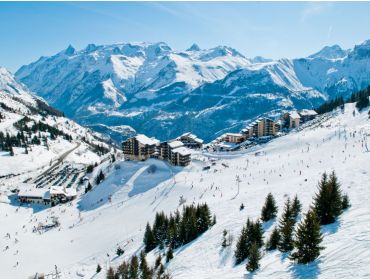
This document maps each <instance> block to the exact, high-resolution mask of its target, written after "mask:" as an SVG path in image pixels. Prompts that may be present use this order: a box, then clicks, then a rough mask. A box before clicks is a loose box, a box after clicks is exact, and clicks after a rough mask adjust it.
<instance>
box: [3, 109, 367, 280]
mask: <svg viewBox="0 0 370 280" xmlns="http://www.w3.org/2000/svg"><path fill="white" fill-rule="evenodd" d="M353 111H355V114H353ZM368 118H369V117H368V114H367V112H363V113H359V112H357V111H356V109H355V107H354V105H353V104H347V105H346V107H345V110H344V113H342V112H341V111H337V112H334V113H330V117H328V118H327V119H326V120H325V121H324V122H322V123H319V124H316V125H313V126H311V127H307V128H306V129H303V130H301V131H299V132H292V133H290V134H289V135H286V136H283V137H280V138H277V139H275V140H274V141H271V142H270V143H268V144H265V145H263V146H260V147H257V148H253V150H246V151H245V152H240V153H238V154H233V156H229V155H228V154H213V155H212V158H213V159H216V164H215V165H212V166H211V169H210V170H207V171H203V170H202V168H203V166H205V165H209V164H210V162H208V160H209V158H211V157H209V156H208V155H207V154H199V153H198V154H195V155H194V157H196V158H197V160H194V161H193V162H192V163H191V165H190V166H188V167H186V168H179V167H176V168H175V167H172V166H169V165H167V164H166V163H164V162H162V161H158V160H148V161H146V162H133V161H129V162H125V161H118V162H116V163H114V164H113V165H109V163H108V162H106V163H104V164H103V165H102V166H101V168H103V169H104V172H105V174H106V179H105V181H103V182H102V183H101V184H100V185H99V186H97V187H95V188H94V189H93V191H91V192H90V193H88V194H85V195H82V196H80V197H79V198H78V199H77V200H75V201H73V202H72V203H71V204H68V205H59V206H56V207H53V208H49V209H45V210H42V211H36V210H37V209H31V208H25V207H20V208H17V207H16V206H13V205H10V204H8V203H1V201H5V202H6V200H5V199H4V200H2V199H0V224H1V225H2V226H1V227H0V263H1V270H0V277H1V278H25V277H29V276H32V275H34V274H35V273H36V272H39V273H45V274H48V275H47V276H48V277H51V276H52V275H51V274H52V273H55V265H57V270H58V272H60V276H62V277H65V278H104V277H105V270H106V268H107V267H108V266H109V265H112V266H118V265H119V264H120V263H121V262H122V260H123V259H125V258H129V257H130V256H131V255H132V254H134V253H138V252H140V250H141V249H142V248H143V243H142V238H143V234H144V229H145V225H146V223H147V222H148V221H149V222H150V223H152V222H153V219H154V216H155V213H156V212H157V211H162V210H163V211H165V212H166V213H170V212H172V211H174V210H176V209H178V208H179V209H180V210H181V207H182V206H180V205H179V201H180V197H182V198H183V199H185V200H186V204H191V203H193V202H194V203H201V202H207V203H208V205H209V206H210V209H211V211H212V212H213V213H215V214H216V216H217V224H216V225H214V226H213V227H212V228H211V229H210V230H208V231H207V232H205V233H204V234H203V235H202V236H200V237H199V238H198V239H196V240H194V241H193V242H191V243H189V244H187V245H185V246H183V247H181V248H178V249H177V250H175V252H174V259H173V260H171V261H170V263H169V264H168V265H166V269H167V270H168V271H169V272H170V274H171V275H172V277H173V278H245V277H247V278H250V277H253V278H366V277H369V276H370V267H369V259H370V206H369V205H368V204H367V201H369V200H370V189H369V182H370V169H369V156H370V154H369V152H368V150H367V147H368V146H369V145H370V143H369V140H368V138H369V135H370V121H369V119H368ZM222 163H224V165H222ZM153 165H155V166H156V168H155V172H149V171H150V170H153V168H152V166H153ZM226 166H228V167H226ZM332 170H335V171H336V172H337V175H338V178H339V180H340V182H341V184H342V189H343V191H344V192H346V193H348V195H349V198H350V202H351V204H352V206H351V207H350V208H349V209H348V210H347V211H345V212H344V213H343V214H342V215H341V216H340V218H339V220H338V221H337V222H336V223H335V224H332V225H328V226H325V227H322V232H323V235H324V241H323V244H322V245H323V246H324V247H325V249H324V250H323V251H322V254H321V256H320V258H319V259H318V260H317V261H316V262H314V263H311V264H309V265H305V266H303V265H295V264H293V263H292V262H291V261H290V260H289V259H288V258H287V255H284V254H281V253H280V252H278V251H272V252H263V257H262V260H261V267H260V269H259V270H258V271H256V272H255V273H253V274H250V273H247V272H246V269H245V262H243V263H242V264H240V265H238V266H235V265H234V257H233V252H234V249H235V244H236V239H237V237H238V235H239V232H240V230H241V228H242V226H243V225H244V224H245V222H246V220H247V218H248V217H249V218H252V219H257V218H258V217H259V215H260V211H261V208H262V205H263V203H264V199H265V197H266V195H267V194H268V193H269V192H272V194H273V195H274V197H275V199H276V201H277V204H278V207H279V216H280V214H281V212H282V208H283V205H284V201H285V199H286V198H287V197H288V196H289V197H293V196H294V195H295V194H298V197H299V199H300V200H301V202H302V203H303V213H305V212H306V211H307V209H308V207H309V206H310V204H311V202H312V197H313V196H314V194H315V192H316V190H317V182H318V180H319V179H320V176H321V174H322V173H323V172H324V171H327V172H330V171H332ZM95 172H97V170H95ZM237 177H239V178H240V180H239V181H240V183H239V184H238V182H237ZM3 191H4V190H3ZM241 203H243V204H244V205H245V208H244V210H242V211H240V210H239V206H240V204H241ZM51 216H57V217H59V221H60V223H61V226H60V228H56V229H51V230H50V231H47V232H44V233H41V234H39V233H33V232H32V228H33V227H34V226H37V224H38V223H39V222H45V221H46V222H47V221H50V220H51ZM275 224H276V221H273V222H269V223H265V224H264V225H263V227H264V229H265V234H264V237H265V238H267V237H268V236H269V234H270V232H271V231H272V229H273V227H274V225H275ZM224 229H226V230H228V231H230V233H231V234H232V235H233V237H234V241H233V243H232V246H231V247H227V248H225V249H222V247H221V243H222V232H223V230H224ZM7 233H9V234H10V238H7V237H5V236H6V234H7ZM15 239H17V240H18V242H15ZM5 246H9V249H8V250H4V248H5ZM118 246H121V248H123V249H124V250H125V253H124V254H123V255H122V256H121V257H116V254H115V251H116V249H117V247H118ZM156 250H157V249H156ZM156 250H154V251H153V252H151V253H150V254H149V255H148V261H149V262H150V263H151V264H153V263H154V259H155V257H156V254H157V253H158V251H156ZM17 262H18V265H17ZM98 263H99V264H100V265H101V266H102V268H103V270H102V272H100V273H99V274H96V273H95V270H96V266H97V264H98Z"/></svg>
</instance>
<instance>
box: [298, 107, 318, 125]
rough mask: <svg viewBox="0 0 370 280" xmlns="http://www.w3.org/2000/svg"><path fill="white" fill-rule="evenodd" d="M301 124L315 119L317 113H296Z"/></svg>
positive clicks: (303, 111)
mask: <svg viewBox="0 0 370 280" xmlns="http://www.w3.org/2000/svg"><path fill="white" fill-rule="evenodd" d="M298 114H299V115H300V117H301V121H302V122H307V121H310V120H313V119H314V118H316V116H317V113H316V111H315V110H309V109H303V110H301V111H299V112H298Z"/></svg>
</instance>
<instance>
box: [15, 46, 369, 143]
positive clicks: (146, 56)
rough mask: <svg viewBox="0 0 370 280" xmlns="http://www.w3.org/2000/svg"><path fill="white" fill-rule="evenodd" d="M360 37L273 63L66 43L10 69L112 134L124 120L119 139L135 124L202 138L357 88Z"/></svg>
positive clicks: (165, 134)
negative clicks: (348, 43) (352, 43)
mask: <svg viewBox="0 0 370 280" xmlns="http://www.w3.org/2000/svg"><path fill="white" fill-rule="evenodd" d="M369 42H370V41H365V42H363V43H362V44H359V45H356V46H355V47H354V48H353V49H351V50H342V49H341V48H340V47H339V46H337V45H334V46H331V47H324V48H323V49H322V50H321V51H319V52H317V53H315V54H313V55H311V56H309V57H307V58H297V59H279V60H276V61H273V60H269V59H264V58H261V57H259V58H256V59H248V58H246V57H245V56H244V55H242V54H241V53H240V52H238V51H237V50H235V49H233V48H230V47H227V46H217V47H214V48H210V49H201V48H200V47H199V46H197V45H196V44H194V45H193V46H191V47H190V48H189V49H187V50H185V51H182V50H174V49H172V48H171V47H170V46H168V45H167V44H165V43H163V42H160V43H143V42H135V43H120V44H113V45H101V46H96V45H94V44H90V45H88V46H87V47H86V48H84V49H82V50H76V49H75V48H73V47H72V46H69V47H68V48H67V49H65V50H63V51H61V52H59V53H57V54H55V55H54V56H50V57H41V58H40V59H39V60H38V61H35V62H34V63H31V64H30V65H25V66H23V67H21V68H20V69H19V70H18V71H17V73H16V76H17V78H18V79H19V80H20V81H22V82H23V83H25V84H26V85H27V86H28V87H29V88H30V89H31V90H33V91H35V92H36V93H37V94H38V95H40V96H41V97H43V98H45V99H46V100H47V101H48V102H49V103H50V104H51V105H52V106H54V107H56V108H58V109H60V110H62V111H63V112H65V113H66V115H67V116H68V117H71V118H72V119H74V120H76V121H78V122H79V123H80V124H83V125H87V126H90V127H91V128H93V129H95V130H96V131H99V132H104V133H110V134H111V135H112V136H113V137H115V139H116V140H117V141H121V140H122V136H120V135H117V133H115V131H114V130H115V127H117V126H121V125H126V126H129V127H131V128H129V130H128V131H127V130H126V131H125V133H124V134H123V137H124V136H125V135H129V134H130V132H129V131H130V130H136V131H138V132H140V133H145V134H148V135H151V136H155V137H157V138H159V139H161V140H164V139H168V138H174V137H177V136H178V135H180V134H182V133H184V132H186V131H188V130H191V131H197V134H198V135H199V136H200V137H201V138H203V139H204V140H205V141H206V142H209V141H211V140H212V139H214V138H215V137H217V136H219V135H220V134H222V131H221V130H222V128H224V127H229V128H230V129H231V130H234V131H238V130H239V129H240V128H241V126H242V125H243V124H244V122H245V121H246V120H248V119H251V118H255V117H257V116H259V115H261V114H264V113H268V112H270V111H271V110H290V109H292V108H298V109H302V108H311V107H312V106H314V107H315V106H317V105H319V104H320V103H321V102H323V101H324V100H327V99H328V98H333V97H335V96H336V95H338V94H339V95H344V96H345V97H347V96H349V95H350V94H351V93H352V92H354V91H358V90H360V89H363V88H364V87H366V86H367V85H369V84H370V76H369V73H370V69H369V52H370V51H369V46H370V43H369ZM152 120H155V121H152ZM102 125H104V126H102ZM109 130H111V131H110V132H109Z"/></svg>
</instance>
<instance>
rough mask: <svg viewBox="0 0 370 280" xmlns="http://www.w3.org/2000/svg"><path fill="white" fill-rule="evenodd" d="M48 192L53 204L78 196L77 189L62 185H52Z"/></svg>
mask: <svg viewBox="0 0 370 280" xmlns="http://www.w3.org/2000/svg"><path fill="white" fill-rule="evenodd" d="M48 192H49V196H50V203H51V204H52V205H56V204H59V203H65V202H68V201H71V200H73V199H75V198H76V197H77V192H76V190H75V189H72V188H65V187H62V186H52V187H50V190H49V191H48Z"/></svg>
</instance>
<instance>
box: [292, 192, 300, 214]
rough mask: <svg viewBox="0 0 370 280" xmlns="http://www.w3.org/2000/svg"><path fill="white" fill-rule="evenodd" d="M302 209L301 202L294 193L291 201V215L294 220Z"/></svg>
mask: <svg viewBox="0 0 370 280" xmlns="http://www.w3.org/2000/svg"><path fill="white" fill-rule="evenodd" d="M301 211H302V203H301V202H300V201H299V199H298V196H297V195H295V197H294V199H293V203H292V217H293V219H294V220H296V219H297V218H298V215H299V214H300V213H301Z"/></svg>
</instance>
